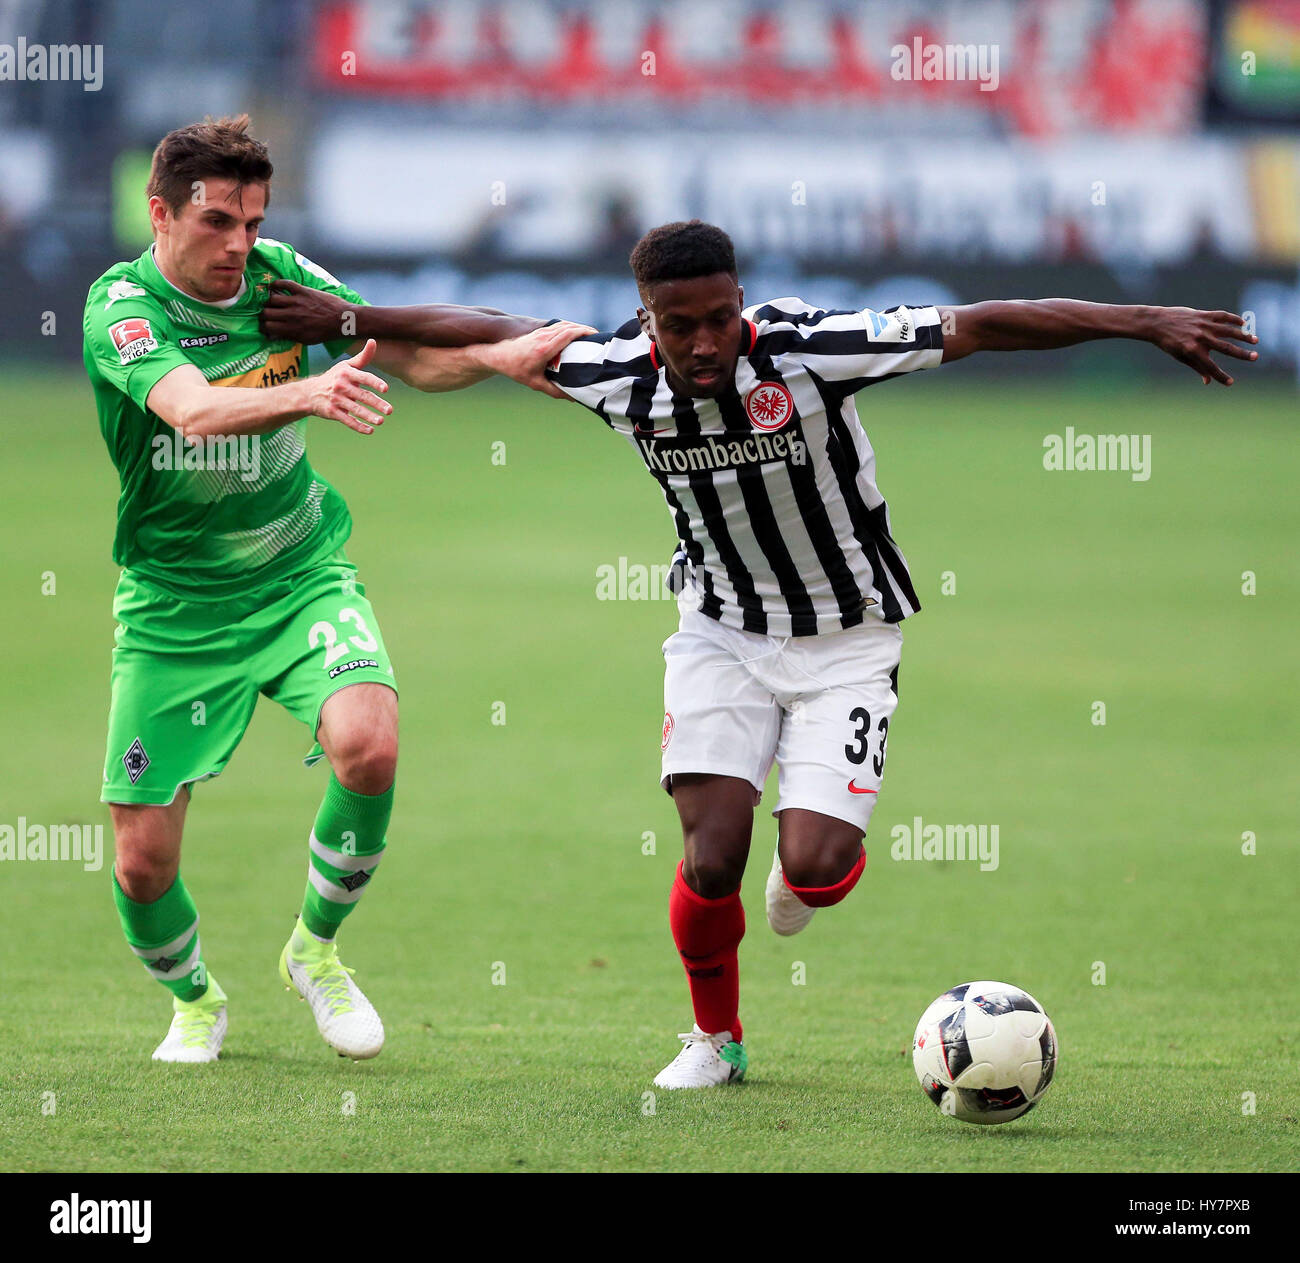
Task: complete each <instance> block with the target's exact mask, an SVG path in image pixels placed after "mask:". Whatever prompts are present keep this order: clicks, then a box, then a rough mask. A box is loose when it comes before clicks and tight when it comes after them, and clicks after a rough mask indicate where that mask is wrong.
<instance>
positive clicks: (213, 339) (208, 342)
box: [177, 333, 230, 351]
mask: <svg viewBox="0 0 1300 1263" xmlns="http://www.w3.org/2000/svg"><path fill="white" fill-rule="evenodd" d="M229 341H230V334H228V333H209V334H208V335H207V336H206V337H202V338H181V339H180V341H179V342H178V343H177V346H179V347H180V348H181V350H183V351H191V350H194V349H195V348H196V347H201V346H216V345H217V343H218V342H229Z"/></svg>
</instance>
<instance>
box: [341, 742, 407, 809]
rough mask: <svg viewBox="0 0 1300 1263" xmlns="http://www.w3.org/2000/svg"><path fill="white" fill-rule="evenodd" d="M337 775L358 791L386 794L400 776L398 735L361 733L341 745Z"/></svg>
mask: <svg viewBox="0 0 1300 1263" xmlns="http://www.w3.org/2000/svg"><path fill="white" fill-rule="evenodd" d="M334 775H335V776H337V777H338V779H339V783H340V784H341V785H342V786H343V787H344V788H345V789H350V790H351V791H352V792H353V793H354V794H382V793H383V792H384V791H385V790H386V789H388V787H389V786H390V785H391V784H392V783H393V781H394V779H395V778H396V776H397V736H396V734H392V735H389V734H382V735H381V734H372V733H358V734H357V735H356V736H355V737H353V738H352V739H350V740H346V741H343V742H341V743H340V744H339V746H338V748H337V749H336V750H335V753H334Z"/></svg>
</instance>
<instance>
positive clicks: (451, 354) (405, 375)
mask: <svg viewBox="0 0 1300 1263" xmlns="http://www.w3.org/2000/svg"><path fill="white" fill-rule="evenodd" d="M477 351H478V347H477V346H468V347H432V346H420V345H418V344H417V343H415V342H404V341H400V340H385V341H384V342H381V343H380V344H379V353H378V354H377V355H376V356H375V367H376V368H378V369H380V370H381V371H382V372H385V373H392V374H393V375H394V376H395V377H399V378H400V379H401V380H402V381H404V382H405V383H406V384H407V385H408V386H414V387H415V389H416V390H424V391H430V392H434V393H438V392H442V391H448V390H463V389H464V388H465V387H466V386H473V385H474V384H475V383H476V382H481V381H483V380H484V378H486V377H490V376H491V375H492V370H491V369H490V368H488V367H487V366H486V365H484V364H483V362H482V360H481V359H480V358H479V357H478V355H477V354H476V352H477Z"/></svg>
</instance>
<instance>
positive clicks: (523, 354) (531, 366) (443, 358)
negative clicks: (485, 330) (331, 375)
mask: <svg viewBox="0 0 1300 1263" xmlns="http://www.w3.org/2000/svg"><path fill="white" fill-rule="evenodd" d="M594 332H595V330H594V329H592V328H591V326H590V325H579V324H573V323H571V322H569V321H564V320H562V321H559V322H557V323H556V324H552V325H542V324H540V323H539V324H538V325H537V326H536V327H535V328H533V329H532V330H530V331H529V332H527V333H524V334H520V335H519V336H517V337H513V338H506V339H505V340H504V341H501V342H479V343H475V344H474V345H473V346H464V347H431V346H416V345H415V344H414V343H411V342H397V341H386V342H384V343H382V344H381V346H380V348H379V354H378V355H377V356H376V357H375V363H376V364H377V365H378V366H379V367H380V368H382V369H383V370H384V371H385V372H391V373H395V374H396V375H397V376H398V377H400V378H401V379H402V380H403V381H404V382H406V384H407V385H408V386H414V387H416V388H417V389H418V390H428V391H446V390H460V389H461V388H462V387H465V386H472V385H474V383H475V382H480V381H482V380H483V379H484V378H485V377H490V376H491V375H492V374H493V373H498V374H500V375H501V376H502V377H509V378H510V379H511V380H512V381H517V382H519V383H521V384H522V385H524V386H528V387H529V388H530V389H532V390H537V391H540V392H541V393H542V394H545V395H551V396H553V397H554V398H556V399H563V398H565V395H564V394H563V392H562V391H561V390H560V389H559V388H558V387H557V386H554V385H552V384H551V383H550V382H549V381H547V379H546V366H547V364H549V363H550V362H551V361H552V360H553V359H554V358H555V357H556V356H557V355H559V353H560V352H561V351H562V350H564V348H565V347H566V346H568V345H569V343H570V342H572V341H573V339H574V338H579V337H582V336H583V335H584V334H588V333H594Z"/></svg>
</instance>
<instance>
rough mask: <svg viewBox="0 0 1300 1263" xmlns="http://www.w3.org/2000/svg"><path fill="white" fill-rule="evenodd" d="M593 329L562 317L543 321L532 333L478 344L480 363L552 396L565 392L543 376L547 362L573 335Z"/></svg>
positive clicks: (561, 396)
mask: <svg viewBox="0 0 1300 1263" xmlns="http://www.w3.org/2000/svg"><path fill="white" fill-rule="evenodd" d="M595 332H596V330H595V329H593V328H592V327H591V326H590V325H580V324H574V323H573V322H572V321H570V320H561V321H560V322H559V323H558V324H553V325H543V326H542V327H541V328H540V329H534V330H533V331H532V332H531V333H525V334H522V335H521V336H520V337H517V338H507V339H506V340H505V341H504V342H494V343H491V344H490V345H486V346H483V347H482V348H481V350H482V355H483V363H484V364H485V365H486V366H487V367H488V368H490V369H491V370H492V371H493V372H494V373H500V374H501V375H502V376H503V377H509V378H512V379H513V380H514V381H517V382H519V383H520V384H521V385H524V386H527V387H528V388H529V389H530V390H537V391H540V392H541V393H542V394H544V395H550V396H551V398H552V399H567V398H568V396H567V395H566V394H565V393H564V391H562V390H561V389H560V388H559V387H558V386H556V385H555V384H554V383H553V382H550V381H547V379H546V368H547V365H548V364H550V363H551V361H552V360H554V359H555V357H556V356H557V355H559V353H560V352H561V351H563V350H564V348H565V347H566V346H568V345H569V343H570V342H572V341H573V340H574V338H581V337H584V336H585V335H587V334H589V333H595Z"/></svg>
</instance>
